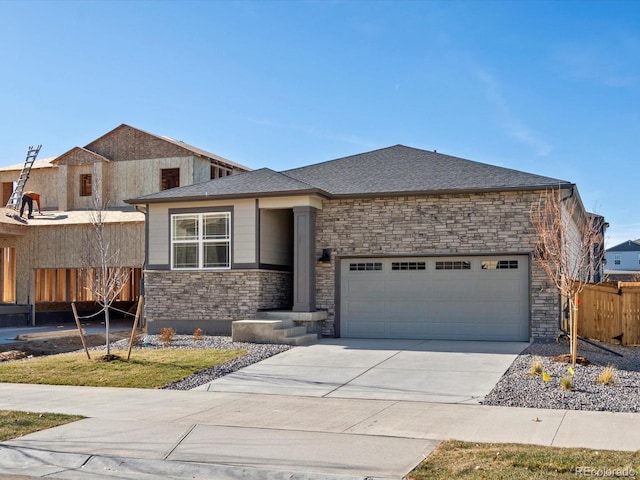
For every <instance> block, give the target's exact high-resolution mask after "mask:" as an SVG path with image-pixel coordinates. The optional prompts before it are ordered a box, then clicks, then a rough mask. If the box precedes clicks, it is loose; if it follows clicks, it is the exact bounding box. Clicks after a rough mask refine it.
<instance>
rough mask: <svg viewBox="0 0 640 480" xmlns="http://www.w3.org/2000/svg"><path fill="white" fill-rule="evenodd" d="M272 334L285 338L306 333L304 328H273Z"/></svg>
mask: <svg viewBox="0 0 640 480" xmlns="http://www.w3.org/2000/svg"><path fill="white" fill-rule="evenodd" d="M273 332H274V333H275V334H276V335H282V337H283V338H286V337H297V336H298V335H304V334H305V333H307V328H306V327H293V326H292V327H286V328H274V329H273Z"/></svg>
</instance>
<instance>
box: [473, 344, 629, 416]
mask: <svg viewBox="0 0 640 480" xmlns="http://www.w3.org/2000/svg"><path fill="white" fill-rule="evenodd" d="M603 346H605V347H606V348H608V349H610V350H614V351H616V352H618V353H621V354H622V355H623V356H622V357H618V356H616V355H614V354H612V353H609V352H606V351H604V350H601V349H599V348H597V347H595V346H592V345H589V344H587V343H585V342H582V341H580V342H579V343H578V355H581V356H584V357H585V358H587V360H589V361H590V362H591V365H588V366H583V365H576V366H575V367H572V368H573V370H574V374H573V375H572V374H571V373H570V372H569V368H568V367H569V366H570V364H568V363H561V362H556V361H553V360H551V358H552V357H554V356H556V355H562V354H566V353H569V345H568V342H567V341H566V340H565V339H562V340H560V342H559V343H556V342H550V343H533V344H531V345H530V346H529V347H527V349H525V350H524V351H523V352H522V353H521V354H520V355H519V356H518V358H517V359H516V360H515V361H514V362H513V364H512V365H511V367H510V368H509V369H508V370H507V371H506V372H505V374H504V375H503V376H502V378H501V379H500V381H499V382H498V383H497V384H496V386H495V387H494V388H493V390H491V392H490V393H489V394H488V395H487V396H486V397H485V398H484V401H483V404H484V405H500V406H506V407H532V408H555V409H567V410H597V411H608V412H640V347H622V346H618V345H608V344H607V345H603ZM535 360H539V361H540V362H541V364H542V369H543V371H544V372H546V373H548V374H549V376H550V379H549V381H547V382H545V381H544V380H543V378H542V376H540V375H531V374H530V373H529V371H530V369H531V366H532V363H533V362H534V361H535ZM607 366H611V367H614V368H615V375H614V380H613V384H612V385H603V384H601V383H599V382H598V381H597V378H598V376H599V375H600V373H601V372H602V371H603V370H604V369H605V367H607ZM562 377H569V378H571V379H572V381H573V385H574V388H573V389H572V390H563V389H562V388H561V386H560V381H561V379H562Z"/></svg>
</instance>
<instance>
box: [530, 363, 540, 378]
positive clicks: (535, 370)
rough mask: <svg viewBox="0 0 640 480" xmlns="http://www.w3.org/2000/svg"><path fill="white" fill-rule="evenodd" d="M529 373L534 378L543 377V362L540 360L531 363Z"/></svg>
mask: <svg viewBox="0 0 640 480" xmlns="http://www.w3.org/2000/svg"><path fill="white" fill-rule="evenodd" d="M528 373H529V375H531V376H532V377H540V376H542V362H541V361H540V360H533V361H532V362H531V368H529V372H528Z"/></svg>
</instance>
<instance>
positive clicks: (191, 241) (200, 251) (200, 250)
mask: <svg viewBox="0 0 640 480" xmlns="http://www.w3.org/2000/svg"><path fill="white" fill-rule="evenodd" d="M178 217H183V218H189V217H190V218H192V219H194V220H196V221H197V231H196V234H195V235H194V236H193V237H188V238H183V239H175V238H174V225H175V224H174V221H175V220H176V219H177V218H178ZM206 217H224V218H225V219H226V221H227V222H226V227H227V228H226V230H227V232H226V235H225V236H224V237H221V238H210V239H205V238H204V220H205V218H206ZM170 228H171V232H170V243H171V245H170V251H171V258H170V266H171V270H177V271H183V270H230V269H231V237H232V235H231V231H232V230H231V212H198V213H172V214H171V222H170ZM179 244H185V245H196V246H197V255H198V266H197V267H176V266H175V265H174V261H175V259H174V246H175V245H179ZM207 244H208V245H213V244H222V245H226V246H227V265H226V266H223V267H205V266H204V247H205V245H207Z"/></svg>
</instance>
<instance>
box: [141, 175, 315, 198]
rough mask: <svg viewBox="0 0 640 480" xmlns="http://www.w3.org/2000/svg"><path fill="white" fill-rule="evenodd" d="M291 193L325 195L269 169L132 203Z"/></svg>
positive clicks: (171, 190)
mask: <svg viewBox="0 0 640 480" xmlns="http://www.w3.org/2000/svg"><path fill="white" fill-rule="evenodd" d="M282 192H287V193H322V192H319V191H318V189H317V188H315V187H313V186H311V185H309V184H307V183H304V182H301V181H298V180H295V179H293V178H290V177H288V176H286V175H283V174H282V173H278V172H275V171H273V170H271V169H269V168H261V169H259V170H252V171H249V172H245V173H240V174H237V175H229V176H228V177H222V178H219V179H217V180H211V181H208V182H202V183H196V184H194V185H187V186H185V187H178V188H171V189H169V190H163V191H162V192H159V193H152V194H149V195H145V196H142V197H139V198H136V199H135V202H133V201H132V203H145V202H144V201H143V200H160V201H161V200H169V199H171V200H176V199H185V198H188V199H194V198H208V197H212V196H224V197H252V196H256V195H261V196H262V195H265V196H268V195H270V194H281V193H282Z"/></svg>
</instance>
